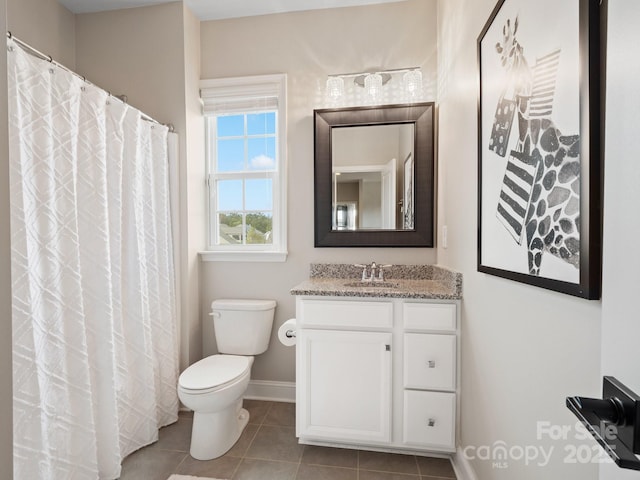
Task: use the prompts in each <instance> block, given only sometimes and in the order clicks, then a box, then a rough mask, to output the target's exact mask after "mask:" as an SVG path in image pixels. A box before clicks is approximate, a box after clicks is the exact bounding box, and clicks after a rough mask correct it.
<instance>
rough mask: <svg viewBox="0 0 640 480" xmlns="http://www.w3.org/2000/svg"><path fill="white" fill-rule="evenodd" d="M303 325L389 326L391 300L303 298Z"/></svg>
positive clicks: (300, 318)
mask: <svg viewBox="0 0 640 480" xmlns="http://www.w3.org/2000/svg"><path fill="white" fill-rule="evenodd" d="M301 306H302V315H301V316H300V315H299V316H298V320H299V321H300V320H301V323H302V326H303V327H349V328H365V329H366V328H391V326H392V325H393V304H392V303H391V302H371V301H367V302H358V301H343V300H304V301H302V304H301Z"/></svg>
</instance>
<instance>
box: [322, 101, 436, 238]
mask: <svg viewBox="0 0 640 480" xmlns="http://www.w3.org/2000/svg"><path fill="white" fill-rule="evenodd" d="M434 109H435V107H434V104H433V103H416V104H408V105H385V106H379V107H354V108H337V109H322V110H315V111H314V129H315V150H314V153H315V166H314V174H315V177H314V187H315V246H316V247H433V246H434V206H435V188H434V140H433V139H434V133H433V127H434V115H435V114H434Z"/></svg>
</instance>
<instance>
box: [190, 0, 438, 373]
mask: <svg viewBox="0 0 640 480" xmlns="http://www.w3.org/2000/svg"><path fill="white" fill-rule="evenodd" d="M436 17H437V14H436V1H435V0H411V1H408V2H402V3H394V4H389V5H376V6H367V7H357V8H341V9H334V10H317V11H313V12H299V13H290V14H281V15H267V16H262V17H253V18H241V19H233V20H222V21H212V22H203V23H202V25H201V31H202V78H204V79H208V78H221V77H233V76H242V75H259V74H270V73H286V74H287V75H288V80H287V81H288V112H287V114H288V132H287V136H288V164H289V166H288V175H289V180H288V189H289V190H288V195H289V204H288V214H289V218H288V223H289V227H288V241H289V257H288V260H287V262H286V263H262V264H259V263H253V264H252V263H225V262H210V263H204V264H203V265H202V309H203V313H204V315H203V321H204V328H203V333H204V339H203V341H204V344H205V347H204V353H205V354H208V353H212V352H213V351H214V348H215V347H214V344H213V341H212V340H213V329H212V326H211V324H210V320H209V318H210V317H208V316H207V315H206V313H207V312H208V310H209V308H210V303H211V301H212V300H213V299H216V298H224V297H231V298H233V297H235V298H241V297H249V298H272V299H274V300H276V301H277V302H278V308H277V311H276V321H275V325H274V335H273V337H272V339H271V346H270V348H269V350H268V351H267V352H266V353H264V354H262V355H261V356H259V357H258V358H257V359H256V362H255V364H254V367H253V373H252V376H253V378H255V379H261V380H276V381H294V371H295V365H294V364H295V362H294V349H293V348H286V347H283V346H282V345H281V344H280V343H278V341H277V338H276V337H275V332H276V331H277V328H278V327H279V326H280V324H282V323H283V322H284V321H285V320H287V319H288V318H291V317H294V316H295V304H294V299H293V298H292V297H291V296H290V295H289V289H290V288H292V287H293V286H295V285H296V284H297V283H299V282H301V281H302V280H304V279H306V278H307V277H308V274H309V273H308V272H309V263H311V262H345V263H361V262H371V261H373V260H375V261H376V262H382V263H396V264H410V263H434V262H435V260H436V254H435V250H434V249H388V248H387V249H381V248H380V249H362V248H357V249H354V248H334V249H330V248H324V249H323V248H314V247H313V117H312V115H313V109H314V108H317V103H316V102H317V99H318V95H319V92H320V91H321V89H322V88H324V82H325V80H326V75H327V74H330V73H348V72H354V71H367V70H372V69H378V68H385V69H387V68H401V67H410V66H421V67H423V69H424V71H425V73H426V75H425V76H426V77H430V78H431V77H433V76H435V71H436V64H437V56H436Z"/></svg>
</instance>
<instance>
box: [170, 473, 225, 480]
mask: <svg viewBox="0 0 640 480" xmlns="http://www.w3.org/2000/svg"><path fill="white" fill-rule="evenodd" d="M167 480H222V479H219V478H211V477H194V476H192V475H175V474H174V475H171V476H170V477H169V478H167Z"/></svg>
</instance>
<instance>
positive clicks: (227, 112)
mask: <svg viewBox="0 0 640 480" xmlns="http://www.w3.org/2000/svg"><path fill="white" fill-rule="evenodd" d="M201 96H202V100H203V104H204V112H205V120H206V139H207V186H208V193H209V215H208V217H209V229H208V231H209V241H208V245H209V248H208V252H205V253H203V254H202V258H203V259H204V260H231V261H233V260H239V261H243V260H251V261H261V260H262V261H284V260H285V259H286V192H285V189H286V156H285V151H286V149H285V145H286V76H285V75H267V76H257V77H242V78H231V79H221V80H205V81H203V82H202V84H201Z"/></svg>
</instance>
